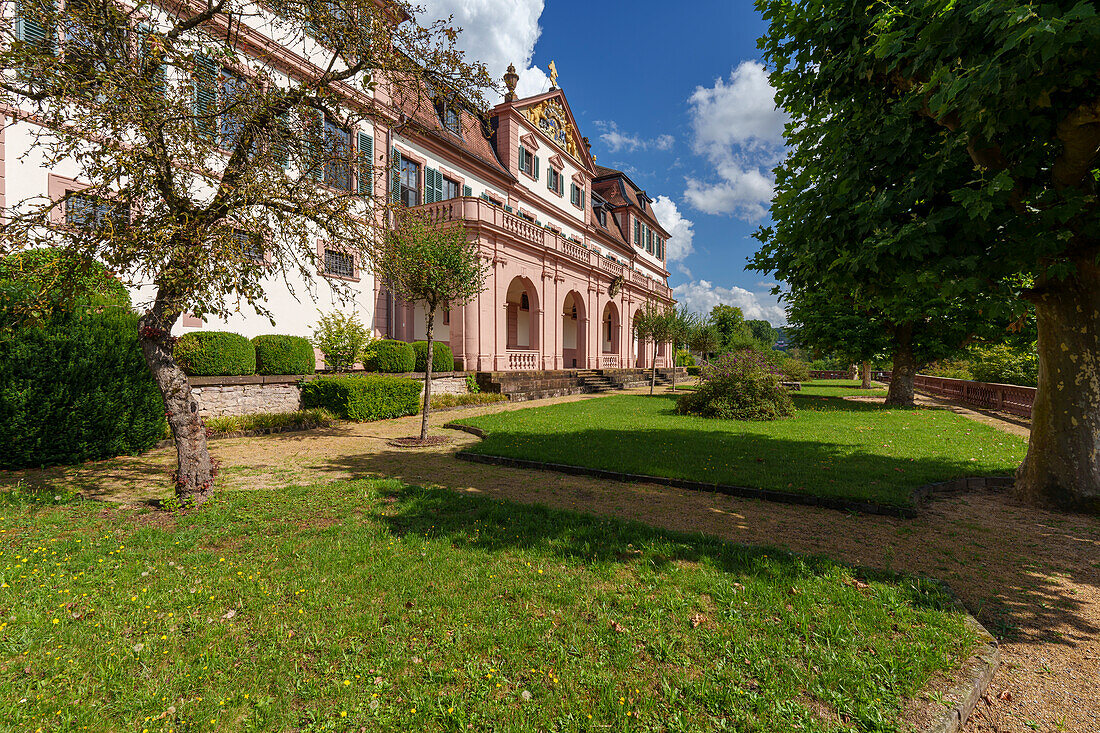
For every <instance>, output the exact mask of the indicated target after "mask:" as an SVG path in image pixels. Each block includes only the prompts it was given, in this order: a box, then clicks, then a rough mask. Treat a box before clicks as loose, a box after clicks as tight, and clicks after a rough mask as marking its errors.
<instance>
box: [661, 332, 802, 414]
mask: <svg viewBox="0 0 1100 733" xmlns="http://www.w3.org/2000/svg"><path fill="white" fill-rule="evenodd" d="M676 410H677V412H679V413H680V414H681V415H698V416H700V417H711V418H718V419H721V420H774V419H776V418H777V417H785V416H787V415H792V414H794V403H793V402H792V400H791V395H790V394H789V393H788V392H787V388H786V387H784V386H783V384H782V375H781V373H780V371H779V369H777V368H776V367H774V366H772V365H771V364H769V363H768V360H767V359H766V358H765V357H764V356H763V355H762V354H760V353H757V352H755V351H753V350H751V349H741V350H739V351H735V352H733V353H730V354H723V355H722V356H719V357H718V358H717V359H715V360H714V361H712V362H711V363H710V364H708V365H707V366H704V367H703V368H702V370H701V373H700V383H699V386H698V387H697V388H696V389H695V390H694V391H692V392H687V393H685V394H684V395H682V396H681V397H680V398H679V399H678V400H677V401H676Z"/></svg>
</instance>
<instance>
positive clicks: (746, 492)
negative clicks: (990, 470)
mask: <svg viewBox="0 0 1100 733" xmlns="http://www.w3.org/2000/svg"><path fill="white" fill-rule="evenodd" d="M443 427H444V428H449V429H451V430H461V431H462V432H465V433H469V434H470V435H474V436H476V437H478V438H484V437H485V431H484V430H482V429H481V428H477V427H474V426H473V425H464V424H462V423H458V422H449V423H446V424H444V425H443ZM455 458H457V459H459V460H462V461H470V462H471V463H484V464H487V465H495V466H508V467H511V468H533V469H536V470H542V471H555V472H557V473H565V474H570V475H573V476H592V477H593V478H602V479H608V480H610V481H622V482H624V483H646V484H657V485H659V486H672V487H674V488H677V489H689V490H692V491H709V492H713V493H718V494H725V495H727V496H736V497H740V498H743V499H762V500H764V501H774V502H777V503H780V504H798V505H802V506H816V507H821V508H823V509H833V510H836V511H841V512H860V513H862V514H877V515H881V516H887V517H899V518H901V519H913V518H915V517H916V516H917V514H918V512H919V509H920V506H921V505H922V504H924V503H925V502H927V501H928V500H929V499H930V498H931V497H932V495H933V494H950V493H957V492H961V491H969V490H972V489H1002V488H1006V487H1008V486H1011V485H1012V477H1010V476H977V477H971V478H961V479H954V480H951V481H940V482H937V483H932V484H925V485H924V486H918V487H917V488H915V489H913V491H912V492H911V493H910V499H911V500H912V502H913V506H897V505H894V504H879V503H877V502H871V501H858V500H855V499H841V498H837V497H830V496H814V495H811V494H796V493H793V492H790V491H775V490H774V489H758V488H752V487H749V486H732V485H730V484H712V483H706V482H704V481H691V480H689V479H678V478H669V477H667V476H650V475H648V474H637V473H625V472H623V471H612V470H608V469H604V468H589V467H587V466H574V465H571V464H567V463H549V462H545V461H533V460H530V459H527V458H509V457H507V456H494V455H489V454H485V453H471V452H470V451H465V450H462V451H459V452H457V453H455Z"/></svg>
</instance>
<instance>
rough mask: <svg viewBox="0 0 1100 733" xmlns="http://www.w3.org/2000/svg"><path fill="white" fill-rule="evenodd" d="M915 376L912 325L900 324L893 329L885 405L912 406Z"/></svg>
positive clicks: (915, 365) (915, 364)
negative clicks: (890, 363) (892, 366)
mask: <svg viewBox="0 0 1100 733" xmlns="http://www.w3.org/2000/svg"><path fill="white" fill-rule="evenodd" d="M916 376H917V361H916V358H915V357H914V356H913V324H911V323H902V324H899V325H898V326H897V327H896V328H895V329H894V368H893V373H892V375H891V377H890V389H889V390H888V391H887V393H886V404H887V405H897V406H899V407H912V406H913V378H914V377H916Z"/></svg>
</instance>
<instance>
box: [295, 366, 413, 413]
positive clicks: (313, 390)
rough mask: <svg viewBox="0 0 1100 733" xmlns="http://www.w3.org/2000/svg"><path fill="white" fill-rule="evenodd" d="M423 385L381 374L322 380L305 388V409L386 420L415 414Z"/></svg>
mask: <svg viewBox="0 0 1100 733" xmlns="http://www.w3.org/2000/svg"><path fill="white" fill-rule="evenodd" d="M420 389H421V387H420V384H419V383H417V382H414V381H412V380H410V379H401V378H400V377H387V376H382V375H378V374H370V375H365V376H340V377H318V378H317V379H312V380H310V381H308V382H306V383H305V384H303V385H302V407H304V408H311V407H323V408H324V409H326V410H328V411H329V412H331V413H332V414H334V415H336V416H337V417H340V418H344V419H346V420H384V419H386V418H391V417H401V416H402V415H415V414H416V412H417V411H418V410H419V409H420Z"/></svg>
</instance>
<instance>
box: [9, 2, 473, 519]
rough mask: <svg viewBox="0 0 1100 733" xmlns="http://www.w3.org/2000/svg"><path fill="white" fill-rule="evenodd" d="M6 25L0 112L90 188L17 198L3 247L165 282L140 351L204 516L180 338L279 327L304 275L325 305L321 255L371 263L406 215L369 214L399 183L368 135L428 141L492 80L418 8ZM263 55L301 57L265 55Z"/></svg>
mask: <svg viewBox="0 0 1100 733" xmlns="http://www.w3.org/2000/svg"><path fill="white" fill-rule="evenodd" d="M13 9H14V11H15V12H16V13H17V14H18V18H15V19H13V18H12V17H11V15H10V11H11V10H13ZM5 14H6V17H5V20H4V22H3V23H0V69H3V72H2V73H3V77H2V80H0V108H4V109H5V110H19V114H20V116H22V117H24V118H25V119H27V120H28V122H27V123H21V125H20V127H21V129H23V130H26V131H27V134H30V135H31V136H32V138H33V140H32V145H33V147H34V149H35V154H34V159H35V160H38V161H41V163H40V165H42V166H43V168H54V167H58V166H64V169H65V170H67V171H72V172H73V175H74V176H75V177H76V178H77V179H79V180H80V181H81V186H84V187H83V188H80V190H75V188H76V187H74V190H69V191H66V192H64V193H63V194H62V195H61V196H60V197H59V198H57V199H55V200H50V199H47V198H46V197H45V196H40V197H38V198H33V199H28V200H25V201H12V200H11V199H10V198H9V200H8V208H7V209H6V210H5V212H4V214H5V221H4V224H3V230H4V231H3V234H4V236H3V237H2V238H0V242H3V244H0V247H3V248H5V249H6V248H8V247H11V246H12V244H11V243H18V244H17V245H16V246H18V247H19V248H23V247H33V246H39V245H47V246H57V245H63V246H65V247H67V248H68V249H69V250H71V251H72V252H74V253H77V254H78V255H80V256H83V257H85V258H87V259H89V260H94V259H98V260H100V261H102V262H104V263H105V264H106V265H107V266H108V267H109V268H111V269H112V270H113V271H115V272H117V273H118V274H119V276H120V277H122V278H123V279H127V280H130V281H132V282H148V283H151V286H152V287H151V291H150V293H151V295H150V298H151V299H150V301H149V302H147V303H144V304H141V305H142V307H143V308H144V314H143V315H142V317H141V324H140V329H139V337H140V339H141V346H142V351H143V353H144V355H145V360H146V363H147V364H148V366H149V369H150V371H151V372H152V374H153V376H154V378H155V380H156V382H157V384H158V386H159V388H160V390H161V394H162V395H163V397H164V401H165V407H166V412H167V414H168V422H169V425H170V426H171V429H172V434H173V437H174V440H175V444H176V455H177V464H178V465H177V471H176V476H177V487H176V493H177V496H178V498H180V499H181V501H182V502H183V503H195V504H199V503H202V502H203V501H205V500H206V498H207V497H208V496H209V493H210V491H211V488H212V485H213V481H214V468H213V464H212V463H211V460H210V454H209V452H208V450H207V445H206V435H205V432H204V430H203V425H202V420H201V419H200V418H199V415H198V411H197V403H196V402H195V400H194V398H193V396H192V393H191V388H190V386H189V384H188V382H187V379H186V378H185V377H184V374H183V372H182V371H181V370H180V368H179V366H178V365H177V364H176V363H175V360H174V359H173V355H172V337H171V331H172V328H173V327H174V326H175V324H176V322H177V321H178V320H179V318H180V316H181V315H183V314H184V313H185V312H189V313H194V314H196V315H198V316H204V315H208V314H209V315H214V316H219V317H227V316H228V315H230V314H231V313H233V312H234V311H235V310H236V309H237V308H238V307H239V306H240V305H241V304H242V303H243V304H248V305H252V306H253V307H254V308H255V309H256V310H257V311H258V312H260V313H263V314H266V315H270V314H269V313H267V311H266V308H265V302H266V297H265V292H264V288H265V282H269V281H271V280H274V279H278V278H279V276H284V277H286V276H295V277H296V276H299V275H301V276H304V279H305V281H306V283H307V287H309V285H308V284H309V283H311V282H312V276H313V275H314V274H315V273H316V272H317V264H318V263H317V249H316V241H317V239H318V237H321V238H323V239H324V240H325V241H326V242H328V243H329V244H330V245H331V246H333V247H337V248H339V249H341V250H342V251H344V252H346V253H348V254H351V255H358V256H361V257H364V258H365V254H366V252H367V251H368V250H369V249H370V248H371V246H372V244H373V243H374V242H375V241H377V238H378V237H377V234H378V229H380V228H381V225H382V223H383V222H385V219H386V217H385V216H384V215H383V212H382V211H380V209H381V208H382V207H388V206H390V205H391V204H390V202H388V201H377V202H376V208H375V211H376V213H377V214H378V215H377V216H374V215H364V212H365V211H366V207H365V205H364V201H363V196H370V195H371V192H372V191H373V190H375V189H376V188H377V189H379V190H381V189H382V188H383V186H381V185H379V186H377V187H376V186H374V185H373V178H372V176H378V177H379V178H383V177H388V175H389V173H390V171H389V170H388V169H387V166H385V165H372V164H374V163H375V162H376V158H375V156H374V155H373V154H372V155H367V154H366V153H367V151H366V149H365V147H364V148H359V146H358V145H355V144H354V143H353V142H351V141H350V139H351V137H352V131H354V130H355V129H356V128H357V127H360V126H363V127H369V126H370V124H371V123H372V122H373V120H379V121H383V122H384V123H385V124H386V125H390V124H392V120H393V119H394V118H396V117H405V118H406V119H408V120H410V121H409V122H407V123H406V126H407V127H411V128H415V127H416V124H417V123H415V119H416V118H417V114H416V113H417V112H418V109H419V108H420V107H426V106H427V105H430V104H431V95H430V94H426V93H425V90H426V89H431V90H434V93H435V94H437V95H446V96H447V98H448V99H457V98H461V100H463V102H462V103H463V104H467V105H469V106H471V107H472V108H479V107H481V106H483V104H484V99H483V90H484V89H486V88H487V87H488V86H490V84H491V81H490V79H489V77H488V73H487V72H486V70H485V68H484V66H483V65H480V64H473V65H472V64H469V63H467V62H466V61H465V59H464V57H463V55H462V53H461V52H460V51H458V50H457V48H456V46H455V42H456V40H457V34H458V30H457V29H456V28H454V27H452V26H451V24H450V23H449V22H448V21H439V22H436V23H434V24H430V25H428V26H427V27H425V26H422V25H420V24H419V23H417V22H416V21H415V20H414V19H413V17H414V8H412V7H411V6H410V5H409V4H408V3H407V2H405V1H404V0H387V1H386V2H378V1H377V0H341V2H339V3H333V2H327V0H267V2H264V3H256V2H252V1H251V0H205V1H202V2H198V3H182V4H180V3H176V4H172V3H168V4H161V5H159V6H158V5H150V4H148V3H123V2H116V1H115V0H97V1H95V2H64V3H60V2H54V1H53V0H26V1H20V2H15V3H5ZM13 20H14V21H15V22H13ZM266 39H273V40H274V41H275V42H276V43H278V44H279V45H280V46H283V47H285V48H286V49H287V51H286V52H285V53H273V52H269V51H261V52H259V53H255V52H252V51H251V49H255V48H257V47H260V48H263V42H264V41H265V40H266ZM380 88H385V89H386V91H387V92H388V93H387V94H385V95H375V93H374V92H375V91H376V90H380ZM425 101H426V104H425ZM402 113H404V114H402ZM9 115H10V113H9ZM433 118H434V115H433ZM356 149H358V152H356ZM384 152H388V151H384ZM386 188H388V186H387V187H386ZM58 221H62V222H65V225H64V226H58V225H57V222H58ZM64 287H65V284H64V283H50V284H49V288H50V289H57V288H64ZM48 299H49V298H48V295H44V297H43V298H42V301H43V302H46V301H48ZM31 309H33V305H32V307H31Z"/></svg>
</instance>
